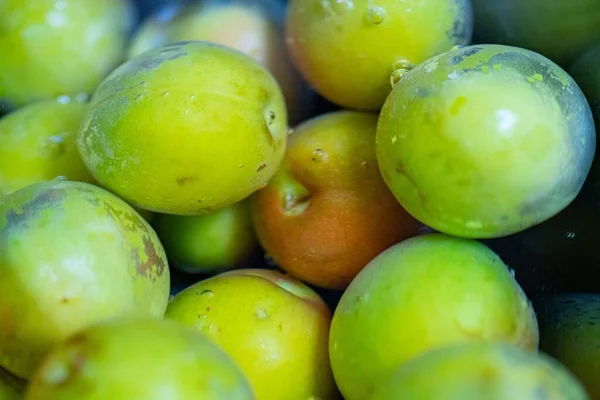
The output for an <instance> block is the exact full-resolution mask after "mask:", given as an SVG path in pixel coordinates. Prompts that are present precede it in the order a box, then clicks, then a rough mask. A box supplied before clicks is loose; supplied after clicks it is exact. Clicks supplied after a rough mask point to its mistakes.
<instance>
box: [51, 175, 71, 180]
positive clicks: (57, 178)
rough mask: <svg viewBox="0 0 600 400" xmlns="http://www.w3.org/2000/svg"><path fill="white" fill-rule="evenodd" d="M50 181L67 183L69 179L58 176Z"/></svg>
mask: <svg viewBox="0 0 600 400" xmlns="http://www.w3.org/2000/svg"><path fill="white" fill-rule="evenodd" d="M52 180H53V181H67V180H69V179H68V178H67V177H66V176H64V175H58V176H55V177H54V179H52Z"/></svg>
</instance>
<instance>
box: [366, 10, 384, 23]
mask: <svg viewBox="0 0 600 400" xmlns="http://www.w3.org/2000/svg"><path fill="white" fill-rule="evenodd" d="M384 20H385V9H384V8H383V7H378V6H375V7H369V9H368V10H367V22H368V23H370V24H373V25H379V24H381V23H382V22H383V21H384Z"/></svg>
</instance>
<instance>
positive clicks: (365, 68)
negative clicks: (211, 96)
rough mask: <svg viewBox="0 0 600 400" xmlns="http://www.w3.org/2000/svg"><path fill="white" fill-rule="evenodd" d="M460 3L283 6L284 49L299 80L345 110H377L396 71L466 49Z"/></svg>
mask: <svg viewBox="0 0 600 400" xmlns="http://www.w3.org/2000/svg"><path fill="white" fill-rule="evenodd" d="M472 28H473V21H472V10H471V3H470V1H467V0H405V1H398V0H380V1H377V3H376V4H374V3H373V2H372V1H367V0H354V1H348V0H335V1H334V0H324V1H322V0H290V2H289V5H288V12H287V21H286V34H287V43H288V47H289V49H290V53H291V55H292V59H293V60H294V62H295V64H296V66H297V67H298V69H299V70H300V72H301V73H302V75H303V76H304V78H305V79H306V80H307V81H308V82H309V83H310V84H311V85H312V86H313V87H314V88H315V89H316V90H317V91H318V92H319V93H320V94H321V95H323V96H324V97H326V98H327V99H329V100H330V101H332V102H334V103H336V104H339V105H341V106H343V107H347V108H356V109H362V110H378V109H379V108H381V106H382V105H383V102H384V101H385V98H386V97H387V95H388V94H389V92H390V89H391V87H390V77H391V76H392V73H393V72H394V71H395V70H402V69H410V68H412V67H413V66H415V65H418V64H419V63H421V62H423V61H425V60H427V59H428V58H430V57H432V56H434V55H436V54H438V53H442V52H444V51H447V50H449V49H450V48H452V47H453V46H454V45H466V44H468V43H469V41H470V39H471V33H472Z"/></svg>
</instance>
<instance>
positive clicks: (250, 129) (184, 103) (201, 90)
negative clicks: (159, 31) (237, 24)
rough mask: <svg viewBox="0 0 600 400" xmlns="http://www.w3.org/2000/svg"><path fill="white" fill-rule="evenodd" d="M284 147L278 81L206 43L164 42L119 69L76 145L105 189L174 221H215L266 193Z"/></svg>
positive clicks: (230, 52)
mask: <svg viewBox="0 0 600 400" xmlns="http://www.w3.org/2000/svg"><path fill="white" fill-rule="evenodd" d="M286 142H287V113H286V107H285V102H284V99H283V94H282V92H281V89H280V88H279V85H278V84H277V81H276V80H275V78H273V76H272V75H271V74H270V73H269V72H268V71H267V70H266V69H265V68H264V67H262V66H261V65H260V64H258V63H257V62H256V61H255V60H253V59H252V58H250V57H249V56H246V55H244V54H242V53H239V52H237V51H235V50H232V49H230V48H227V47H224V46H220V45H217V44H213V43H208V42H185V43H176V44H171V45H166V46H163V47H160V48H157V49H154V50H150V51H148V52H145V53H143V54H141V55H139V56H137V57H135V58H133V59H131V60H129V61H128V62H126V63H125V64H123V65H121V66H120V67H119V68H117V69H116V70H115V71H113V73H112V74H111V75H110V76H109V77H108V78H107V79H106V80H105V81H104V82H103V83H102V84H101V85H100V86H99V88H98V90H97V91H96V92H95V93H94V96H93V97H92V100H91V102H90V109H89V112H88V113H87V115H86V117H85V119H84V122H83V124H82V127H81V130H80V131H79V135H78V138H77V145H78V148H79V150H80V152H81V154H82V157H83V160H84V162H85V163H86V165H87V166H88V168H89V169H90V171H91V173H92V175H93V176H94V177H95V178H96V180H97V181H98V182H99V183H100V184H101V185H102V186H103V187H106V188H108V189H110V190H111V191H112V192H114V193H116V194H117V195H119V196H120V197H122V198H124V199H125V200H126V201H128V202H129V203H131V204H132V205H134V206H136V207H138V208H142V209H146V210H150V211H155V212H159V213H164V214H176V215H201V214H207V213H210V212H211V211H214V210H217V209H219V208H223V207H227V206H230V205H232V204H235V203H237V202H239V201H242V200H243V199H245V198H246V197H248V196H249V195H250V194H252V193H253V192H255V191H256V190H258V189H260V188H262V187H264V186H265V185H266V184H267V182H268V181H269V179H270V178H271V176H273V174H274V173H275V171H276V170H277V169H278V168H279V164H280V163H281V161H282V160H283V155H284V152H285V147H286Z"/></svg>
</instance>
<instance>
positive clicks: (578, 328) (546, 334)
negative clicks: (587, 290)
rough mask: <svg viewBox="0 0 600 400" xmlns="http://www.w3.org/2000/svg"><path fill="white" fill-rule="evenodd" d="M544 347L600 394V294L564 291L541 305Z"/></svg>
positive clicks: (590, 390) (591, 392)
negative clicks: (566, 292)
mask: <svg viewBox="0 0 600 400" xmlns="http://www.w3.org/2000/svg"><path fill="white" fill-rule="evenodd" d="M538 310H539V315H540V319H539V321H540V349H541V350H543V351H544V352H546V353H548V354H549V355H551V356H552V357H555V358H556V359H557V360H559V361H560V362H562V363H564V364H565V366H567V367H568V368H569V369H570V370H571V371H573V373H574V374H575V375H576V376H577V377H578V378H579V379H580V380H581V382H582V383H583V385H584V386H585V388H586V389H587V391H588V393H589V395H590V397H591V398H592V399H598V398H600V382H599V381H598V376H600V363H599V362H598V360H600V294H583V293H577V294H562V295H558V296H555V297H552V298H549V299H547V300H546V301H544V302H543V303H541V304H540V306H539V307H538Z"/></svg>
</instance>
